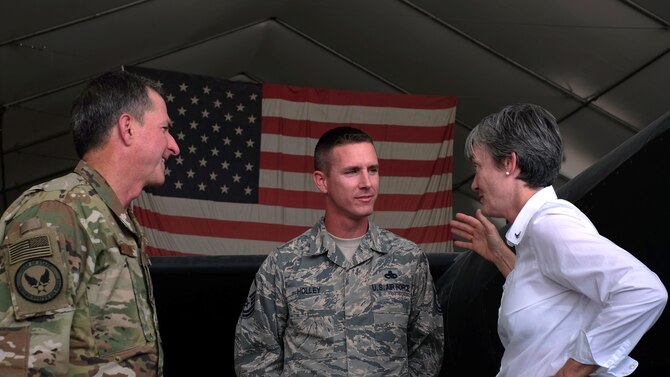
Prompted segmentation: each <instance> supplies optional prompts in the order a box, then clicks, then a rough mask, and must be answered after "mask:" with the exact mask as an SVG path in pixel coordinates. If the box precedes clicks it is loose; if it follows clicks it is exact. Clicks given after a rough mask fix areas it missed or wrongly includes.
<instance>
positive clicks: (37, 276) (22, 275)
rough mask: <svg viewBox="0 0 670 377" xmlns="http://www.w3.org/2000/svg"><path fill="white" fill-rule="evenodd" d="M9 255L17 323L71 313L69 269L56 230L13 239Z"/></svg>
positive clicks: (10, 277)
mask: <svg viewBox="0 0 670 377" xmlns="http://www.w3.org/2000/svg"><path fill="white" fill-rule="evenodd" d="M10 239H11V241H10V242H9V243H8V244H7V245H6V246H5V247H4V252H5V253H7V254H6V256H7V261H8V263H7V272H6V273H7V280H8V283H9V288H10V291H11V298H12V306H13V307H14V314H15V316H16V318H17V319H25V318H30V317H36V316H41V315H48V314H53V313H58V312H62V311H68V310H71V308H72V305H71V303H70V301H71V300H70V298H69V296H68V295H67V291H68V268H67V264H66V263H65V260H64V257H63V255H62V253H61V251H60V249H59V247H58V242H57V235H56V232H55V231H54V230H51V229H40V230H36V231H31V232H27V233H26V234H24V235H22V236H21V237H20V238H18V239H12V238H10Z"/></svg>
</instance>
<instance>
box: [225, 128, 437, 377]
mask: <svg viewBox="0 0 670 377" xmlns="http://www.w3.org/2000/svg"><path fill="white" fill-rule="evenodd" d="M378 168H379V164H378V160H377V155H376V151H375V149H374V146H373V142H372V139H371V138H370V137H369V136H368V135H367V134H365V133H363V132H362V131H360V130H358V129H355V128H351V127H338V128H335V129H332V130H330V131H327V132H326V133H325V134H324V135H323V136H322V137H321V139H320V140H319V142H318V143H317V147H316V150H315V172H314V182H315V184H316V186H317V188H318V189H319V190H320V191H321V192H322V193H323V194H324V195H325V198H326V212H325V216H324V217H323V218H322V219H321V221H319V222H318V223H317V224H316V225H315V226H314V227H312V228H311V229H310V230H308V231H306V232H305V233H304V234H302V235H301V236H299V237H297V238H295V239H293V240H291V241H290V242H288V243H286V244H285V245H283V246H281V247H279V248H278V249H277V250H275V251H274V252H273V253H271V254H270V255H269V256H268V257H267V258H266V260H265V261H264V262H263V264H262V266H261V268H260V270H259V271H258V273H257V275H256V279H255V281H254V283H253V285H252V287H251V289H250V292H249V296H248V298H247V302H246V303H245V305H244V308H243V311H242V313H241V315H240V318H239V320H238V323H237V330H236V339H235V370H236V372H237V374H238V375H239V376H279V375H282V376H315V375H319V376H436V375H438V374H439V371H440V367H441V363H442V353H443V347H444V344H443V343H444V334H443V322H442V313H441V309H440V306H439V302H438V301H437V299H436V295H435V288H434V285H433V279H432V277H431V274H430V269H429V266H428V261H427V258H426V256H425V255H424V254H423V252H421V250H420V249H419V248H418V246H417V245H416V244H414V243H413V242H411V241H409V240H406V239H403V238H401V237H399V236H397V235H395V234H393V233H391V232H389V231H387V230H384V229H381V228H379V227H377V226H376V225H375V224H374V223H373V222H372V221H370V220H369V219H368V216H369V215H370V214H372V212H373V205H374V202H375V199H376V197H377V190H378V185H379V176H378Z"/></svg>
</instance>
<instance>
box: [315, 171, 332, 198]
mask: <svg viewBox="0 0 670 377" xmlns="http://www.w3.org/2000/svg"><path fill="white" fill-rule="evenodd" d="M312 179H314V184H315V185H316V188H318V189H319V191H321V192H322V193H323V194H327V193H328V177H326V174H324V173H323V172H322V171H321V170H315V171H314V173H312Z"/></svg>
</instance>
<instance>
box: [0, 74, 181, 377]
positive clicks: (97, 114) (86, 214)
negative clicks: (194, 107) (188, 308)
mask: <svg viewBox="0 0 670 377" xmlns="http://www.w3.org/2000/svg"><path fill="white" fill-rule="evenodd" d="M157 90H158V88H157V87H156V86H155V85H154V84H153V83H151V82H150V81H148V80H145V79H143V78H140V77H138V76H134V75H131V74H128V73H126V72H112V73H108V74H104V75H102V76H100V77H99V78H97V79H95V80H93V81H92V82H91V83H90V84H89V85H88V86H87V87H86V89H85V90H84V91H83V93H82V94H81V95H80V96H79V97H78V98H77V100H76V101H75V105H74V107H73V122H72V123H73V130H74V140H75V147H76V149H77V152H78V154H79V156H80V157H81V158H82V161H80V163H79V164H78V165H77V167H76V168H75V170H74V172H73V173H70V174H68V175H66V176H64V177H61V178H56V179H54V180H52V181H50V182H47V183H44V184H40V185H37V186H34V187H32V188H31V189H29V190H28V191H26V192H25V193H23V195H22V196H21V197H19V198H18V199H17V200H16V201H15V202H14V203H13V204H12V205H11V206H10V207H9V208H8V209H7V211H5V213H4V214H3V216H2V220H1V221H0V234H2V235H3V242H2V246H1V249H0V262H1V263H0V375H1V376H3V377H14V376H21V377H23V376H74V377H88V376H138V377H143V376H152V377H153V376H161V375H162V351H161V346H160V337H159V333H158V322H157V319H156V308H155V304H154V301H153V293H152V286H151V281H150V276H149V270H148V263H149V262H148V260H147V257H146V255H145V254H144V251H143V247H144V238H143V235H142V231H141V229H140V227H139V225H138V223H137V221H136V220H135V217H134V216H133V213H132V210H131V207H130V204H131V201H132V200H133V199H134V198H135V197H137V196H138V195H139V194H140V192H141V190H142V188H143V187H144V186H146V185H155V184H162V183H163V180H164V179H165V177H164V169H165V167H164V162H165V159H167V158H168V157H169V156H171V155H176V154H178V153H179V148H178V147H177V145H176V142H175V140H174V139H173V138H172V136H171V135H170V134H169V132H168V127H169V124H170V120H169V117H168V115H167V109H166V106H165V102H164V101H163V99H162V98H161V96H160V94H159V93H158V91H157Z"/></svg>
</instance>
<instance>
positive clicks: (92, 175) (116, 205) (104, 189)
mask: <svg viewBox="0 0 670 377" xmlns="http://www.w3.org/2000/svg"><path fill="white" fill-rule="evenodd" d="M74 172H75V173H77V174H79V175H80V176H82V177H83V178H84V179H85V180H86V182H87V183H88V184H89V185H91V187H93V189H94V190H95V191H96V193H97V194H98V195H99V196H100V198H101V199H102V200H103V201H104V202H105V204H106V205H107V207H109V208H111V210H112V211H114V213H115V214H116V215H117V216H118V217H120V218H124V217H126V216H127V214H126V209H125V208H123V205H122V204H121V201H120V200H119V197H118V196H116V193H115V192H114V190H112V187H111V186H110V185H109V183H107V181H106V180H105V178H103V177H102V175H100V173H98V172H97V171H96V170H95V169H93V168H92V167H91V166H90V165H89V164H87V163H86V162H85V161H84V160H81V161H79V163H78V164H77V167H75V168H74Z"/></svg>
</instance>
